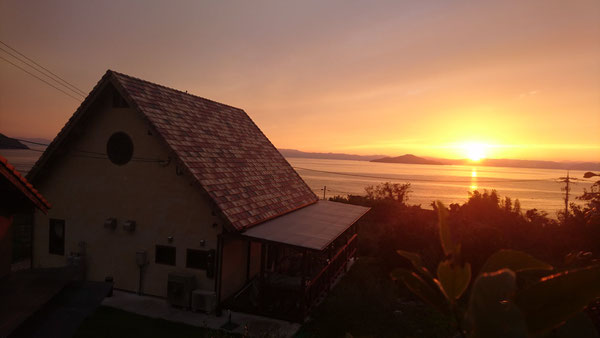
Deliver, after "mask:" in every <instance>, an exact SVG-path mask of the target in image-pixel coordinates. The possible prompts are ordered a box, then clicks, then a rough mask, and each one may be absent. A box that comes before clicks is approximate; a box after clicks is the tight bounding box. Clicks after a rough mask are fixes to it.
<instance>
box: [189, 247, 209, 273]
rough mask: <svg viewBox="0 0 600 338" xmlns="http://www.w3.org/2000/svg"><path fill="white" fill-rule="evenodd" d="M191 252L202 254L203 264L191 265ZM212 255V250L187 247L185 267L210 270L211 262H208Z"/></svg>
mask: <svg viewBox="0 0 600 338" xmlns="http://www.w3.org/2000/svg"><path fill="white" fill-rule="evenodd" d="M190 254H198V255H202V256H203V257H202V259H200V261H201V264H200V266H191V265H190ZM209 255H210V251H209V250H201V249H186V251H185V267H186V268H188V269H195V270H204V271H206V270H208V267H209V265H210V264H209V262H208V258H209Z"/></svg>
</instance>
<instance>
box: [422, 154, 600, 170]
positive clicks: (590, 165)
mask: <svg viewBox="0 0 600 338" xmlns="http://www.w3.org/2000/svg"><path fill="white" fill-rule="evenodd" d="M427 159H430V160H434V161H438V162H441V163H442V164H448V165H477V166H487V167H508V168H537V169H563V170H600V162H583V161H560V162H558V161H538V160H513V159H494V158H486V159H483V160H481V161H479V162H473V161H471V160H468V159H443V158H435V157H427Z"/></svg>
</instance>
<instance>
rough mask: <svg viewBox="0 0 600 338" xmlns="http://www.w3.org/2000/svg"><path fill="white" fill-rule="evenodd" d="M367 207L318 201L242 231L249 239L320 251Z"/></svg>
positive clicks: (346, 228)
mask: <svg viewBox="0 0 600 338" xmlns="http://www.w3.org/2000/svg"><path fill="white" fill-rule="evenodd" d="M367 211H369V208H367V207H362V206H357V205H352V204H345V203H338V202H331V201H323V200H320V201H318V202H317V203H314V204H311V205H309V206H306V207H304V208H301V209H299V210H296V211H294V212H291V213H288V214H285V215H283V216H279V217H277V218H274V219H272V220H269V221H266V222H264V223H261V224H259V225H256V226H254V227H252V228H250V229H248V230H246V231H245V232H244V233H243V235H244V236H246V237H249V238H251V239H256V240H262V241H268V242H277V243H283V244H288V245H292V246H296V247H301V248H307V249H312V250H319V251H321V250H323V249H325V248H326V247H327V246H328V245H329V244H331V243H332V242H333V241H334V240H335V239H336V238H338V237H339V236H340V235H341V234H343V233H344V232H345V231H346V230H348V228H350V226H352V224H354V222H356V221H357V220H358V219H359V218H360V217H362V216H363V215H364V214H365V213H366V212H367Z"/></svg>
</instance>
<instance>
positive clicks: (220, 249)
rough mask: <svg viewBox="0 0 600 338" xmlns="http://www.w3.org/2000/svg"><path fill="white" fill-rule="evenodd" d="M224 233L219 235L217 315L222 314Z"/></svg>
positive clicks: (216, 280) (216, 277) (216, 283)
mask: <svg viewBox="0 0 600 338" xmlns="http://www.w3.org/2000/svg"><path fill="white" fill-rule="evenodd" d="M223 242H224V240H223V235H222V234H219V235H217V257H216V259H217V271H216V274H215V293H216V294H217V308H216V310H215V313H216V315H217V316H221V314H222V312H221V310H222V309H221V284H222V280H221V275H222V273H223V246H224V243H223Z"/></svg>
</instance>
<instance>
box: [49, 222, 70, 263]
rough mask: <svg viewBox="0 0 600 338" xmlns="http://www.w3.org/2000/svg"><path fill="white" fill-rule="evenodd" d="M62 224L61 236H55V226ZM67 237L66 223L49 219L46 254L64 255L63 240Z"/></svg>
mask: <svg viewBox="0 0 600 338" xmlns="http://www.w3.org/2000/svg"><path fill="white" fill-rule="evenodd" d="M57 224H62V236H61V237H58V236H57V235H56V228H55V227H56V225H57ZM66 235H67V222H66V221H65V220H64V219H59V218H50V219H49V220H48V253H49V254H51V255H58V256H64V255H65V239H66Z"/></svg>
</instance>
